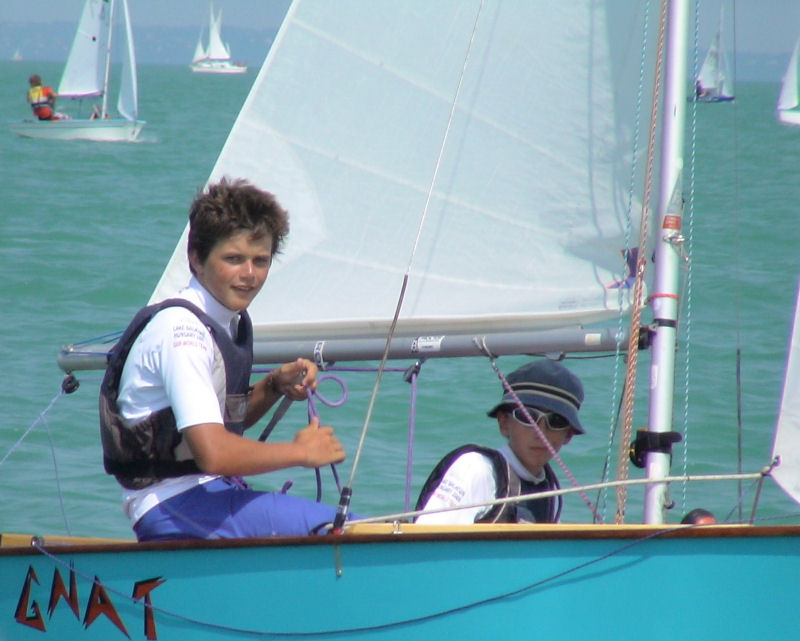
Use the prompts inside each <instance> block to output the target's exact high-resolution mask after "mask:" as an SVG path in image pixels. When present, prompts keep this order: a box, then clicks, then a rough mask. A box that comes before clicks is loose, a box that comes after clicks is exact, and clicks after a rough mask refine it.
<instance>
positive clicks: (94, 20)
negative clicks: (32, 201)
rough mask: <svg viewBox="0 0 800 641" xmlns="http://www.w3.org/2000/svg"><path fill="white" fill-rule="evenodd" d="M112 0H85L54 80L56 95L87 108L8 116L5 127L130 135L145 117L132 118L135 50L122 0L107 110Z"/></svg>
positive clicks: (77, 135) (92, 136) (52, 135)
mask: <svg viewBox="0 0 800 641" xmlns="http://www.w3.org/2000/svg"><path fill="white" fill-rule="evenodd" d="M115 2H116V0H86V3H85V4H84V7H83V13H82V14H81V18H80V22H79V23H78V29H77V31H76V33H75V40H74V41H73V43H72V48H71V49H70V52H69V57H68V58H67V64H66V65H65V67H64V72H63V74H62V76H61V82H60V83H59V85H58V92H57V93H58V97H59V98H60V99H64V98H71V99H73V100H78V101H80V102H79V107H78V108H79V109H80V108H81V107H84V108H85V109H86V111H87V112H88V110H89V109H91V112H89V113H87V114H86V115H85V116H84V115H81V116H78V117H74V118H68V119H62V120H35V119H31V120H23V121H17V122H12V123H11V124H10V128H11V131H13V132H14V133H16V134H18V135H20V136H23V137H26V138H49V139H54V140H95V141H106V142H124V141H133V140H136V138H138V136H139V134H140V133H141V131H142V128H143V127H144V125H145V123H144V121H142V120H139V119H138V111H139V109H138V102H139V100H138V84H137V77H136V56H135V53H134V49H133V34H132V32H131V24H130V16H129V13H128V2H127V0H120V2H121V9H122V22H123V25H124V28H123V35H124V41H123V47H122V49H123V61H122V78H121V81H120V90H119V98H118V100H117V111H118V112H119V114H120V116H121V117H119V118H112V117H111V115H110V112H109V104H108V88H109V80H110V75H111V44H112V35H113V25H114V5H115ZM91 98H101V99H102V100H101V102H100V103H96V104H92V105H91V106H90V107H89V106H84V105H83V100H84V99H91Z"/></svg>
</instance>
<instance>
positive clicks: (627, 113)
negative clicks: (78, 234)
mask: <svg viewBox="0 0 800 641" xmlns="http://www.w3.org/2000/svg"><path fill="white" fill-rule="evenodd" d="M646 6H647V3H646V2H645V0H642V2H617V1H615V0H608V1H607V2H598V1H597V0H582V1H578V0H576V1H574V2H568V3H566V2H563V3H557V2H552V3H533V2H519V3H504V2H501V1H498V0H475V1H472V2H468V1H466V0H462V1H461V2H457V3H456V2H440V3H430V2H428V1H427V0H407V1H406V2H402V3H400V2H396V0H372V1H371V2H370V3H369V7H368V8H365V7H364V5H363V4H361V3H355V2H353V3H333V2H329V1H328V0H295V1H294V2H293V3H292V4H291V6H290V8H289V10H288V12H287V14H286V17H285V19H284V22H283V24H282V26H281V28H280V31H279V33H278V35H277V38H276V40H275V43H274V45H273V46H272V48H271V49H270V52H269V54H268V56H267V59H266V60H265V62H264V64H263V66H262V68H261V71H260V73H259V74H258V77H257V78H256V80H255V83H254V85H253V87H252V90H251V92H250V94H249V96H248V98H247V99H246V101H245V103H244V105H243V107H242V110H241V112H240V113H239V116H238V118H237V120H236V122H235V123H234V126H233V128H232V130H231V132H230V135H229V137H228V139H227V141H226V143H225V145H224V147H223V149H222V152H221V154H220V156H219V158H218V159H217V162H216V165H215V166H214V168H213V170H212V171H211V174H210V178H209V181H216V180H218V179H219V178H221V177H222V176H230V177H235V178H238V177H242V178H246V179H248V180H249V181H251V182H252V183H254V184H255V185H257V186H259V187H261V188H263V189H266V190H269V191H271V192H273V193H274V194H276V196H277V198H278V200H279V201H280V202H281V204H282V205H283V206H285V207H286V209H287V210H289V211H290V212H291V216H292V233H291V234H290V237H289V240H288V244H287V247H286V250H285V252H284V253H283V254H282V255H281V259H280V261H276V263H275V265H273V274H272V276H271V279H270V282H269V288H268V289H269V291H268V292H267V291H266V289H265V291H264V292H262V295H260V296H259V298H258V299H256V301H255V302H254V303H253V305H251V307H250V308H249V310H250V313H251V315H252V317H253V321H254V334H255V343H256V344H255V354H254V356H255V359H256V361H257V362H259V363H262V364H265V365H268V364H273V363H279V362H283V361H285V360H287V359H289V358H294V357H296V356H298V355H302V356H306V357H309V358H314V359H315V360H316V362H318V363H319V364H320V366H321V367H322V368H325V367H328V366H329V365H330V364H331V363H333V362H337V363H338V362H347V361H355V362H359V363H362V362H363V361H366V360H374V361H376V362H378V363H380V364H381V365H382V364H383V363H384V362H386V361H392V362H395V361H396V362H398V363H400V364H402V365H403V366H406V365H418V366H419V367H422V368H425V367H427V366H428V365H430V364H431V361H434V362H436V361H437V360H440V359H445V358H467V357H470V358H479V359H486V362H487V367H488V366H489V364H490V363H493V362H494V360H493V359H494V357H496V356H502V355H512V354H513V355H523V354H524V355H531V354H536V355H541V354H565V353H572V352H592V351H594V352H607V353H611V354H617V355H618V354H619V353H621V352H624V351H626V350H627V351H628V363H629V364H631V366H633V365H635V361H636V357H637V354H638V351H637V348H638V347H639V346H640V345H641V346H642V347H643V348H644V347H649V349H650V351H651V354H652V363H651V364H650V366H649V367H647V368H644V369H645V370H646V371H647V372H648V373H649V374H650V375H651V376H652V380H651V383H650V385H649V386H648V388H647V389H648V391H649V392H650V393H651V394H650V404H649V408H648V414H649V416H648V421H647V425H648V431H647V432H646V434H645V435H643V436H642V438H637V448H638V454H639V455H640V457H641V458H642V459H644V461H643V465H644V466H645V467H646V473H647V478H646V479H627V478H619V479H618V480H616V481H614V482H613V483H612V484H611V486H612V487H622V486H624V485H625V484H635V483H639V484H642V485H645V486H646V490H645V492H646V495H645V499H646V500H645V513H644V515H643V517H642V519H641V520H642V521H643V523H642V524H636V525H630V524H625V523H624V518H619V519H615V521H616V522H615V523H614V524H610V523H600V522H593V521H601V520H603V519H602V516H601V515H598V514H597V513H596V512H594V513H593V514H590V515H588V516H587V522H586V523H585V524H580V525H574V524H558V525H545V524H508V525H500V524H480V525H477V524H476V525H472V526H464V527H462V526H423V525H419V524H415V523H412V522H410V520H411V519H412V518H413V513H410V512H407V511H406V512H401V511H400V510H398V513H396V514H388V515H380V516H376V517H372V518H368V519H362V520H360V521H359V522H347V521H345V522H344V523H343V524H342V529H343V532H342V533H341V534H339V533H334V534H330V535H327V536H319V537H286V538H264V539H245V540H213V541H174V542H159V543H144V544H138V543H136V542H133V541H127V542H119V541H104V540H98V539H91V538H88V539H86V538H85V539H76V538H69V537H62V538H58V537H47V536H38V537H33V536H31V535H10V534H3V535H2V538H0V613H2V614H3V617H2V618H0V636H2V637H8V638H14V639H17V640H18V641H27V640H29V639H31V640H32V639H48V638H53V639H56V638H57V639H59V641H69V640H71V639H90V640H91V639H103V640H104V641H108V640H109V639H113V638H115V637H116V638H120V639H122V638H125V637H127V638H131V639H136V640H138V639H144V638H147V639H161V640H162V641H171V640H178V639H180V640H183V639H186V638H191V639H193V640H195V641H211V640H215V641H221V640H223V639H229V638H231V637H234V636H235V637H239V636H241V637H245V636H262V637H270V636H283V637H289V636H307V637H313V638H318V639H341V638H348V639H358V638H364V639H370V640H373V639H378V640H384V639H385V640H400V639H402V640H407V639H409V638H415V639H437V640H438V639H442V638H459V639H461V638H465V639H466V638H476V636H480V637H487V636H508V635H511V634H517V635H518V634H519V633H520V629H522V628H520V624H521V623H522V622H527V621H530V620H531V615H532V613H534V615H535V619H536V620H535V624H534V625H535V628H536V632H537V634H538V635H539V636H542V637H547V638H552V639H557V640H559V639H565V640H566V639H587V638H614V639H620V640H631V641H633V640H635V641H640V639H642V638H676V639H685V638H694V637H696V636H697V626H698V622H704V621H706V620H707V619H708V616H709V613H714V622H713V625H711V626H704V628H703V632H702V634H703V636H704V638H709V639H712V640H713V639H730V638H757V637H758V636H761V635H763V632H764V626H765V625H768V627H769V632H770V635H771V636H773V637H775V638H791V637H792V636H793V635H794V634H795V633H796V630H797V629H798V626H800V613H798V611H797V609H796V608H793V607H787V604H786V600H785V599H781V598H776V596H775V595H776V594H779V593H787V594H789V593H793V590H794V587H795V585H794V584H795V583H796V576H797V575H798V573H800V545H798V543H800V527H798V526H775V525H772V526H755V525H752V524H751V523H739V524H725V525H722V524H716V525H709V526H698V527H692V526H685V525H669V524H667V523H666V514H665V512H666V509H667V504H668V500H669V496H668V494H667V488H668V487H669V485H670V484H672V483H678V482H688V481H691V480H694V478H682V477H678V478H676V477H672V476H669V464H670V459H671V450H670V445H669V444H670V443H672V442H673V440H674V439H673V438H672V437H673V436H674V433H673V432H672V431H671V430H672V406H673V393H674V389H673V387H674V386H673V379H674V358H675V352H676V347H677V344H678V341H677V338H676V337H677V331H678V329H679V327H680V323H679V322H678V306H679V299H680V295H681V293H682V291H683V290H682V288H681V287H680V286H679V282H678V281H679V279H680V269H679V268H680V265H681V261H682V256H681V251H682V248H683V247H684V242H683V241H684V238H683V236H682V233H683V207H684V201H685V200H687V199H691V194H686V193H685V192H684V187H683V181H682V172H683V167H684V164H683V139H684V133H685V127H684V118H685V111H686V108H687V96H686V77H687V70H686V68H685V61H686V60H687V55H686V51H685V47H686V43H687V41H688V37H687V35H688V32H689V29H688V23H689V16H690V12H689V2H688V0H670V1H666V0H665V2H663V4H662V9H661V15H660V20H656V19H653V18H652V17H651V16H649V14H648V12H647V11H646V10H645V9H646ZM443 34H446V36H447V37H444V36H443ZM659 34H665V37H666V43H665V44H664V46H663V47H662V46H660V45H661V43H660V42H659ZM398 39H400V41H398ZM661 51H663V60H657V58H658V56H659V55H660V52H661ZM431 61H435V62H436V64H431ZM659 62H663V63H664V64H663V67H662V65H661V64H657V63H659ZM641 68H647V69H650V70H655V71H653V73H652V75H650V74H640V69H641ZM662 68H663V69H664V72H665V75H664V76H661V75H660V73H659V72H660V70H661V69H662ZM342 78H347V79H348V81H347V82H342V80H341V79H342ZM542 87H546V88H547V89H546V90H540V88H542ZM656 88H657V89H658V91H655V90H654V89H656ZM567 93H569V95H570V100H569V101H566V102H565V101H564V99H563V96H564V95H566V94H567ZM642 95H648V96H654V98H653V100H654V105H655V109H654V115H653V120H652V121H650V119H648V118H647V117H641V113H642V111H646V112H649V111H650V109H649V108H645V109H644V110H640V108H639V100H638V97H639V96H642ZM320 105H322V107H320ZM312 107H313V108H312ZM649 135H652V139H651V140H652V146H653V147H655V146H657V147H658V148H659V149H660V150H661V153H655V150H654V149H653V150H652V151H653V153H646V152H645V150H643V149H641V148H639V146H638V144H637V141H642V140H646V139H647V138H648V136H649ZM650 146H651V145H648V147H650ZM648 163H653V164H650V165H648ZM651 192H652V193H653V194H657V196H653V201H654V202H652V203H651V202H650V197H649V195H648V194H649V193H651ZM639 214H642V215H641V216H640V215H639ZM650 215H653V216H654V220H652V221H649V222H648V216H650ZM689 227H690V226H688V225H687V230H686V232H687V233H688V231H690V229H688V228H689ZM648 245H649V246H648ZM633 250H636V251H633ZM645 256H647V257H651V256H654V264H655V274H654V276H653V277H652V279H643V278H642V273H644V272H647V271H648V269H649V268H648V267H647V265H648V263H647V262H646V261H645V260H644V257H645ZM626 259H627V260H626ZM628 260H631V261H632V262H633V265H632V267H634V269H633V270H632V271H633V272H634V277H635V278H634V282H633V285H632V287H630V288H626V287H625V286H623V285H624V284H625V283H627V281H628V279H627V276H628V273H627V272H628ZM188 274H189V271H188V266H187V264H186V234H185V232H184V235H183V237H182V238H181V239H180V240H179V242H178V243H177V246H176V248H175V251H174V253H173V256H172V258H171V259H170V261H169V263H168V265H167V268H166V270H165V272H164V274H163V277H162V278H161V280H160V282H159V283H158V285H157V286H156V288H155V290H154V292H153V295H152V299H151V300H152V301H155V300H161V299H163V298H166V297H169V296H171V295H173V294H174V293H175V292H176V291H177V290H178V288H180V287H181V286H182V285H183V284H184V283H185V282H186V279H187V278H188ZM645 280H648V283H645V282H644V281H645ZM401 281H402V282H401ZM298 283H302V285H303V287H305V288H306V290H305V292H304V295H303V296H298V293H297V287H298ZM646 285H647V287H646ZM646 288H649V291H650V292H651V294H650V295H647V294H645V291H644V290H645V289H646ZM399 292H405V293H399ZM398 296H399V302H398ZM309 300H313V301H314V304H313V305H309V304H308V301H309ZM645 301H647V303H648V304H650V305H652V314H653V321H652V323H649V324H648V323H646V322H643V321H642V322H640V316H639V315H638V314H640V313H641V312H643V311H644V310H643V309H642V306H643V305H644V304H645ZM620 314H622V315H623V316H622V318H628V317H630V330H629V332H628V336H627V339H625V338H624V337H623V336H621V334H624V333H625V332H620V331H619V330H618V325H619V320H620ZM395 321H396V322H395ZM641 326H648V327H651V328H652V336H651V340H650V341H648V340H645V336H644V335H643V334H640V333H639V329H640V327H641ZM796 331H800V320H796ZM648 336H650V334H648ZM646 344H647V345H646ZM108 350H109V345H108V344H98V345H95V346H87V345H83V344H82V345H76V346H73V347H70V348H66V349H64V350H63V352H62V354H61V357H60V359H59V363H60V365H61V367H62V368H63V369H64V370H65V371H67V372H69V373H73V372H77V371H78V370H82V369H102V368H104V367H105V362H106V355H107V353H108ZM794 351H795V352H796V350H794ZM609 376H611V373H610V372H609ZM789 380H790V379H788V378H787V384H788V381H789ZM455 383H456V382H454V384H455ZM630 389H631V388H630V387H627V386H626V392H627V391H629V390H630ZM788 396H795V395H794V394H789V393H787V397H788ZM442 398H443V399H444V398H447V399H450V398H451V392H450V391H448V390H442ZM443 402H444V401H443ZM611 404H613V405H616V402H613V403H611ZM368 418H369V417H368ZM782 418H784V419H785V420H786V421H789V422H794V424H795V427H796V426H797V421H798V419H797V417H796V416H795V417H792V416H791V415H790V413H788V412H787V413H786V414H785V415H783V416H782ZM368 423H369V420H366V421H365V426H364V428H363V429H364V431H366V429H367V428H368ZM715 428H716V426H715ZM364 441H365V439H362V442H364ZM620 441H621V442H620V445H621V446H622V448H621V452H624V457H623V460H627V459H628V453H629V451H630V449H631V448H630V443H629V442H626V440H625V439H622V438H620ZM797 451H798V448H797V446H796V445H795V444H794V439H789V441H783V440H776V445H775V451H774V456H775V457H776V458H780V461H781V462H780V467H781V469H782V473H785V474H786V475H787V476H788V477H790V478H797V476H798V472H797V469H796V465H795V460H794V458H795V457H794V456H793V453H794V452H797ZM354 458H355V459H357V458H358V455H357V454H356V456H355V457H354ZM99 464H100V463H99V461H98V465H99ZM356 467H357V466H356V463H353V470H352V473H351V477H350V480H349V482H348V484H347V486H346V487H345V488H342V503H343V505H345V507H346V506H347V505H348V501H349V493H348V491H350V490H355V491H356V492H357V491H358V489H357V487H354V482H353V481H354V479H355V472H356ZM743 478H748V479H761V480H762V481H763V480H764V479H765V478H769V474H766V475H764V474H761V473H760V472H756V473H754V474H749V475H748V474H732V475H728V476H727V477H726V478H725V479H723V481H722V482H730V481H731V479H733V480H742V479H743ZM703 480H705V481H710V480H711V479H709V478H705V479H703ZM714 480H717V481H718V480H719V479H716V478H715V479H714ZM371 481H372V479H367V480H366V481H365V482H371ZM589 489H590V488H587V487H583V488H580V487H569V488H565V489H564V490H561V492H562V493H573V494H574V493H580V492H586V491H589ZM591 489H592V490H596V489H597V486H593V487H592V488H591ZM539 496H540V497H541V496H544V495H539ZM401 501H402V498H401V497H400V498H398V504H400V503H401ZM623 512H624V510H623ZM345 513H346V512H345ZM88 534H89V535H91V533H88ZM754 577H757V580H754ZM654 584H655V585H657V593H654V592H653V586H654ZM765 585H768V586H769V589H764V586H765ZM201 593H202V594H204V595H205V598H203V599H198V598H197V595H198V594H201ZM662 595H668V598H669V603H668V604H665V603H659V602H658V599H659V598H661V596H662ZM45 603H47V604H49V605H48V607H47V615H45V607H44V604H45ZM576 607H584V608H585V609H586V608H588V610H587V611H586V612H584V615H582V616H581V615H576ZM753 612H757V613H758V616H753V614H752V613H753ZM594 613H599V615H597V616H594ZM632 613H634V615H635V616H634V618H635V621H634V622H633V624H632ZM522 625H523V627H524V626H525V625H526V624H524V623H522ZM528 627H530V626H528Z"/></svg>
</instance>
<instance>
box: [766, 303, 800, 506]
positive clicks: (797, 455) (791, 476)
mask: <svg viewBox="0 0 800 641" xmlns="http://www.w3.org/2000/svg"><path fill="white" fill-rule="evenodd" d="M798 390H800V291H799V292H798V298H797V303H796V305H795V312H794V323H793V326H792V333H791V337H790V341H789V356H788V358H787V363H786V376H785V377H784V381H783V397H782V399H781V404H780V411H779V413H778V423H777V427H776V429H775V441H774V444H773V447H772V456H773V458H775V457H778V458H779V461H780V462H779V465H777V467H775V468H774V469H773V471H772V477H773V478H774V479H775V481H776V482H777V483H778V485H780V486H781V488H783V490H784V491H785V492H786V493H787V494H788V495H789V496H791V497H792V498H793V499H794V500H795V501H797V502H798V503H800V395H799V394H798V393H797V391H798Z"/></svg>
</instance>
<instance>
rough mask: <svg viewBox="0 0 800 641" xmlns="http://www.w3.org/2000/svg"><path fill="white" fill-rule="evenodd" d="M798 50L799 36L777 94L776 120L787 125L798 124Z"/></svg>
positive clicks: (799, 117)
mask: <svg viewBox="0 0 800 641" xmlns="http://www.w3.org/2000/svg"><path fill="white" fill-rule="evenodd" d="M798 51H800V38H798V39H797V42H796V43H795V45H794V51H792V57H791V58H789V66H788V67H786V73H785V74H784V76H783V81H782V83H781V93H780V95H779V96H778V106H777V110H778V120H780V121H781V122H785V123H786V124H787V125H800V99H798V95H797V57H798Z"/></svg>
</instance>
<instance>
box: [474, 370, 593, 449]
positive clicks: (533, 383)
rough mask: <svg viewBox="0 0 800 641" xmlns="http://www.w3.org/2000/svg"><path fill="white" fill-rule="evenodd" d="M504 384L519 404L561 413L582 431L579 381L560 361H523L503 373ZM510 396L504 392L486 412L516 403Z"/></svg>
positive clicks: (581, 395)
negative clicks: (506, 373) (519, 365)
mask: <svg viewBox="0 0 800 641" xmlns="http://www.w3.org/2000/svg"><path fill="white" fill-rule="evenodd" d="M506 380H507V381H508V384H509V385H510V386H511V389H512V390H513V391H514V393H515V394H516V395H517V397H518V398H519V400H520V401H521V402H522V404H523V405H526V406H529V407H536V408H538V409H540V410H547V411H550V412H555V413H557V414H561V416H563V417H564V418H566V419H567V420H568V421H569V423H570V425H571V426H572V429H573V430H574V431H575V433H576V434H585V433H586V431H585V430H584V429H583V425H581V421H580V419H579V418H578V410H579V409H580V408H581V403H583V385H582V384H581V381H580V379H579V378H578V377H577V376H575V374H573V373H572V372H570V371H569V370H568V369H567V368H566V367H564V366H563V365H562V364H561V363H558V362H556V361H553V360H550V359H547V358H546V359H544V360H540V361H534V362H532V363H527V364H526V365H523V366H522V367H519V368H517V369H515V370H514V371H513V372H511V373H510V374H509V375H508V376H506ZM516 405H517V402H516V400H515V399H514V397H513V396H512V395H511V394H510V393H509V392H506V393H505V394H504V395H503V400H501V401H500V402H499V403H498V404H497V405H495V406H494V407H493V408H492V409H491V410H489V411H488V412H487V414H488V415H489V416H491V417H495V416H497V412H498V411H499V410H501V409H503V408H505V407H508V408H513V407H516Z"/></svg>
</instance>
